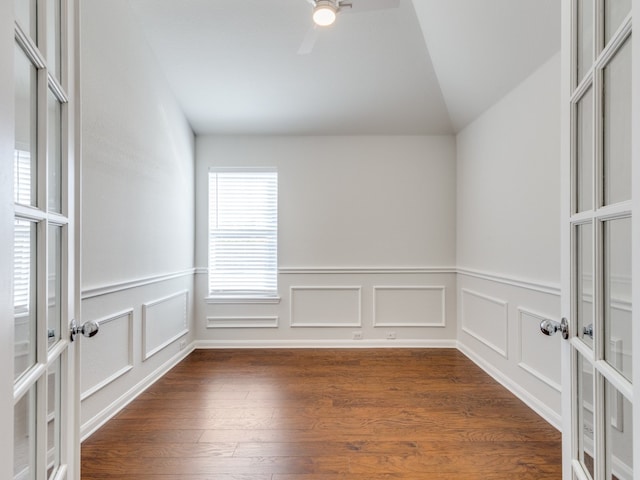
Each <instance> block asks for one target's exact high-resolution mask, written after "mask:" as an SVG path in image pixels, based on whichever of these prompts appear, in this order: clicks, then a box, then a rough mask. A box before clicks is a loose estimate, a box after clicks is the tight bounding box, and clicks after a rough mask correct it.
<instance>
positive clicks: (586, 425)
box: [576, 353, 594, 478]
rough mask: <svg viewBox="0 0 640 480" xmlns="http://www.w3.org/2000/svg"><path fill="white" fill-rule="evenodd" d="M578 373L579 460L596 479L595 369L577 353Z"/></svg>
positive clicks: (585, 469)
mask: <svg viewBox="0 0 640 480" xmlns="http://www.w3.org/2000/svg"><path fill="white" fill-rule="evenodd" d="M576 355H577V357H578V361H577V362H576V371H577V386H576V387H577V388H576V392H577V405H576V407H577V419H578V422H577V423H578V425H577V426H578V431H579V432H580V433H579V437H578V445H577V447H578V460H579V461H580V463H581V465H582V467H583V469H584V471H585V472H587V473H588V474H589V475H590V476H591V478H594V470H593V468H594V463H593V462H594V437H593V425H594V423H593V421H594V418H593V409H594V406H593V400H594V397H593V368H591V365H590V364H589V362H588V361H586V360H584V358H583V357H582V355H581V354H580V353H576Z"/></svg>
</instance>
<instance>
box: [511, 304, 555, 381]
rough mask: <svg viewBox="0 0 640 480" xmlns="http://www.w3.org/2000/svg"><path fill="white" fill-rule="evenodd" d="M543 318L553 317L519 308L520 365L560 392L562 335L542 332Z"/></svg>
mask: <svg viewBox="0 0 640 480" xmlns="http://www.w3.org/2000/svg"><path fill="white" fill-rule="evenodd" d="M543 320H551V318H550V317H549V316H548V315H540V314H538V313H534V312H532V311H529V310H526V309H524V308H522V307H520V308H518V366H519V367H520V368H522V369H523V370H525V371H526V372H528V373H530V374H531V375H533V376H534V377H536V378H538V379H539V380H541V381H542V382H544V383H546V384H547V385H549V386H550V387H551V388H553V389H554V390H556V391H558V392H560V391H561V386H560V383H561V378H560V363H561V360H560V339H561V336H560V335H554V336H552V337H548V336H546V335H544V334H543V333H542V332H540V322H542V321H543Z"/></svg>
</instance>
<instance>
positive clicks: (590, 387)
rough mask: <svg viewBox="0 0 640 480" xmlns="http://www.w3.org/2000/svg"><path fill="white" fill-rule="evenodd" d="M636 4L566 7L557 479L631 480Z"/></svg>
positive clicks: (606, 0) (639, 441)
mask: <svg viewBox="0 0 640 480" xmlns="http://www.w3.org/2000/svg"><path fill="white" fill-rule="evenodd" d="M634 2H635V4H636V7H637V6H638V3H640V2H638V1H637V0H564V1H563V22H562V24H563V55H562V58H563V62H562V64H563V103H564V105H563V117H564V118H563V127H564V128H563V155H562V156H563V159H562V161H563V192H564V193H563V196H564V198H563V216H564V220H563V222H564V226H563V251H562V253H563V254H562V259H563V297H562V309H563V316H564V317H565V318H566V319H568V327H569V329H568V338H567V341H566V342H563V347H562V348H563V355H562V356H563V422H564V424H563V433H564V435H563V453H564V455H563V458H564V479H565V480H575V479H580V480H605V479H606V480H614V479H618V480H634V479H635V480H638V479H640V464H638V451H639V450H640V438H639V436H638V434H639V421H638V420H639V419H638V416H640V410H639V409H638V404H640V402H639V401H638V398H637V397H638V380H637V379H638V370H640V367H639V365H640V363H639V358H638V357H639V355H638V354H637V353H634V350H637V349H638V338H639V335H638V329H639V326H640V323H638V315H637V314H636V313H634V311H633V303H634V302H633V300H634V298H635V299H637V298H638V295H637V293H634V292H637V291H638V288H637V286H635V285H634V282H633V277H634V273H636V274H637V273H638V268H637V267H635V268H634V267H633V264H632V259H634V258H638V256H640V248H639V247H640V242H639V241H638V240H639V239H640V237H639V236H638V233H637V232H638V224H639V221H638V218H637V213H635V214H634V201H636V202H637V200H634V199H635V198H636V197H638V194H639V193H640V190H639V189H638V186H639V185H638V181H637V180H635V181H634V178H637V177H638V176H639V175H638V170H639V169H640V161H639V158H638V147H639V141H640V138H639V137H638V135H637V132H638V125H637V121H638V119H639V118H638V108H637V105H638V103H637V101H636V103H635V105H636V106H635V107H634V106H633V105H634V103H633V102H634V98H636V97H637V96H638V94H639V93H640V90H639V88H638V85H639V83H640V79H638V78H637V77H634V75H633V69H634V68H635V69H636V71H637V68H638V65H637V64H638V51H637V42H635V43H636V45H634V38H633V31H632V30H633V23H632V17H633V15H632V4H633V3H634ZM634 115H635V117H634ZM634 129H635V132H636V135H634V134H633V132H634ZM636 265H637V263H636ZM634 379H635V380H634ZM634 394H635V395H634ZM634 456H635V458H634Z"/></svg>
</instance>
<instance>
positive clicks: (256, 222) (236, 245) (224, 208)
mask: <svg viewBox="0 0 640 480" xmlns="http://www.w3.org/2000/svg"><path fill="white" fill-rule="evenodd" d="M277 254H278V173H277V172H276V171H275V170H272V169H271V170H264V169H261V170H257V169H237V170H231V169H212V170H210V171H209V296H210V297H213V298H225V297H245V298H268V297H271V298H277V295H278V291H277V289H278V284H277V278H278V258H277V256H278V255H277Z"/></svg>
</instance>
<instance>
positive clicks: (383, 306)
mask: <svg viewBox="0 0 640 480" xmlns="http://www.w3.org/2000/svg"><path fill="white" fill-rule="evenodd" d="M373 326H374V327H444V326H446V318H445V287H444V286H422V285H416V286H374V287H373Z"/></svg>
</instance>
